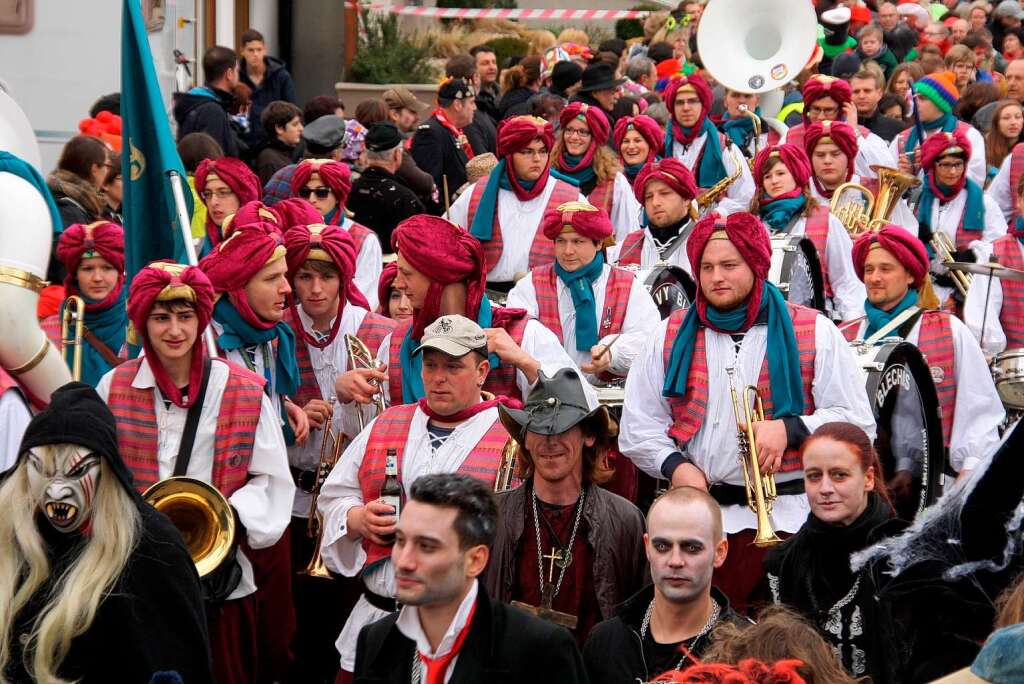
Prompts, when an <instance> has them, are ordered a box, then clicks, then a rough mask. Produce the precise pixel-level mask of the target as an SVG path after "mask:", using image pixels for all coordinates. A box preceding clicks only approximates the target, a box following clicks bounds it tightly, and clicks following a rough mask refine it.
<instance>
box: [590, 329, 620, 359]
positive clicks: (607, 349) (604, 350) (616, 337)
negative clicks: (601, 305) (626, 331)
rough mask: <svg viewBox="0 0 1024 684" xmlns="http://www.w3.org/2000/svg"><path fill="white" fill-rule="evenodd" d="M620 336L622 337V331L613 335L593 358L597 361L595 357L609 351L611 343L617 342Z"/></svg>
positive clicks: (599, 356)
mask: <svg viewBox="0 0 1024 684" xmlns="http://www.w3.org/2000/svg"><path fill="white" fill-rule="evenodd" d="M620 337H622V333H619V334H617V335H616V336H615V337H613V338H612V339H611V341H610V342H609V343H608V344H606V345H604V349H603V350H602V351H601V353H600V354H598V355H597V358H595V359H594V360H595V361H597V359H599V358H601V357H602V356H604V355H605V354H607V353H609V352H611V350H612V345H613V344H615V343H616V342H618V341H619V338H620Z"/></svg>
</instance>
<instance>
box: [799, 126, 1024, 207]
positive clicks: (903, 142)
mask: <svg viewBox="0 0 1024 684" xmlns="http://www.w3.org/2000/svg"><path fill="white" fill-rule="evenodd" d="M971 128H973V127H972V126H971V125H970V124H967V123H964V122H963V121H959V120H958V121H957V122H956V130H957V131H959V132H960V133H962V134H963V136H964V137H965V138H966V137H967V132H968V131H970V130H971ZM789 130H790V132H791V133H792V131H793V129H792V128H790V129H789ZM912 130H914V128H913V126H911V127H910V128H905V129H903V130H902V131H900V132H899V134H898V135H897V136H896V140H898V141H899V144H898V145H897V146H896V150H897V152H899V153H900V154H902V153H903V150H904V149H905V148H906V146H907V140H908V139H909V138H910V131H912ZM933 135H935V132H934V131H933V132H931V133H928V134H927V135H926V136H925V139H928V138H930V137H932V136H933ZM972 144H973V143H972ZM968 165H970V163H969V162H968ZM1010 191H1011V192H1013V193H1014V194H1016V192H1017V191H1016V190H1015V189H1013V188H1011V189H1010Z"/></svg>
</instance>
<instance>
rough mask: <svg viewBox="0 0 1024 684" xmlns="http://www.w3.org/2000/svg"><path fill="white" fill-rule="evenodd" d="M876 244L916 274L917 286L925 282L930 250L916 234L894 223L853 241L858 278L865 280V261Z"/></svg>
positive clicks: (854, 261)
mask: <svg viewBox="0 0 1024 684" xmlns="http://www.w3.org/2000/svg"><path fill="white" fill-rule="evenodd" d="M876 244H877V245H878V246H879V247H881V248H882V249H884V250H885V251H887V252H889V253H890V254H892V255H893V256H894V257H896V260H897V261H898V262H900V263H901V264H903V267H904V268H906V269H907V271H909V272H910V275H912V276H914V283H913V286H914V287H915V288H918V287H921V285H923V284H924V279H925V278H927V277H928V265H929V259H928V251H927V250H926V249H925V247H924V243H923V242H921V240H919V239H918V238H917V236H916V235H911V234H910V233H908V232H907V231H906V230H904V229H903V228H900V227H899V226H895V225H892V224H890V225H887V226H883V227H882V228H881V229H880V230H878V231H875V232H869V233H864V234H863V235H861V236H860V237H859V238H857V241H856V242H854V243H853V268H854V270H856V271H857V277H858V278H860V279H861V280H864V262H865V261H867V258H868V253H869V252H870V251H871V249H872V248H873V247H874V246H875V245H876Z"/></svg>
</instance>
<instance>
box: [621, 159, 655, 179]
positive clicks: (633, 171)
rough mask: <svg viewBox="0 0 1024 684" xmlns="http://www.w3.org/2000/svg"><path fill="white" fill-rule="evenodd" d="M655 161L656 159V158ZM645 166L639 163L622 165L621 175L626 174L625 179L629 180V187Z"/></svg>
mask: <svg viewBox="0 0 1024 684" xmlns="http://www.w3.org/2000/svg"><path fill="white" fill-rule="evenodd" d="M655 159H657V157H656V158H655ZM645 166H647V164H645V163H643V162H641V163H639V164H624V165H623V167H622V171H623V173H625V174H626V178H628V179H629V183H630V185H632V184H633V181H635V180H636V177H637V174H639V173H640V170H641V169H642V168H644V167H645Z"/></svg>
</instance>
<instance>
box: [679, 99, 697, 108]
mask: <svg viewBox="0 0 1024 684" xmlns="http://www.w3.org/2000/svg"><path fill="white" fill-rule="evenodd" d="M676 107H700V100H699V99H696V98H692V97H687V98H678V97H677V98H676Z"/></svg>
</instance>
